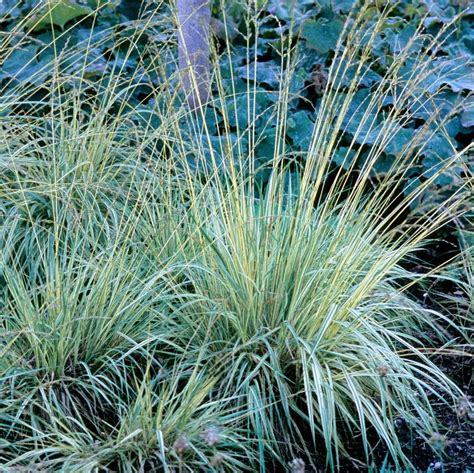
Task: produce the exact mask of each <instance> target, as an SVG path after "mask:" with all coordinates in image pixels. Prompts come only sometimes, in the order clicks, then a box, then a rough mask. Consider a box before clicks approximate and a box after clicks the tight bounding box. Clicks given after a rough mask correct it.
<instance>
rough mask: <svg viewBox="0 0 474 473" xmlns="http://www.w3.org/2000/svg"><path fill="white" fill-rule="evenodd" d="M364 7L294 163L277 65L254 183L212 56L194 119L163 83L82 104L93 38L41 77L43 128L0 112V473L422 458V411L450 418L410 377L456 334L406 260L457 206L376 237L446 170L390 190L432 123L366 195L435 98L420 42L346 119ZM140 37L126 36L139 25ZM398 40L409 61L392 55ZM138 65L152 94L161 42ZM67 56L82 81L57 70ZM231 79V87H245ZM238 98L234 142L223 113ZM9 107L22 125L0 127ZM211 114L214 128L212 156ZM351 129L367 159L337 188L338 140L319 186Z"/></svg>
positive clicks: (460, 200)
mask: <svg viewBox="0 0 474 473" xmlns="http://www.w3.org/2000/svg"><path fill="white" fill-rule="evenodd" d="M367 8H368V7H367V6H365V7H363V8H361V9H360V11H358V12H357V14H354V16H353V17H352V18H351V19H350V21H348V23H347V25H346V28H345V31H344V33H343V37H342V38H341V41H340V44H339V47H338V51H337V53H336V56H335V58H334V61H333V65H332V67H331V70H330V71H329V77H328V84H327V86H326V90H325V93H324V95H323V98H322V103H321V106H320V107H319V109H318V111H317V115H316V122H315V127H314V131H313V135H312V140H311V145H310V147H309V149H308V150H307V152H306V153H305V156H303V157H301V156H300V157H298V160H297V162H295V161H292V159H290V157H289V155H288V147H287V144H286V143H285V130H286V127H287V126H288V120H289V119H290V118H291V117H290V116H288V113H287V104H288V103H289V101H290V100H292V99H294V96H293V95H292V94H291V93H290V85H291V80H292V72H293V70H294V66H295V64H296V63H297V60H298V56H297V51H295V50H294V49H292V48H291V47H289V45H286V46H288V47H287V48H286V50H285V51H284V52H283V54H282V71H281V82H280V83H281V86H280V89H279V90H278V91H274V92H273V94H274V97H275V101H274V105H273V106H272V109H271V110H270V112H271V113H270V117H271V118H270V119H269V124H270V123H271V124H272V125H273V127H272V129H273V133H274V134H275V148H274V153H273V157H272V160H271V174H270V178H269V180H268V182H266V183H265V185H264V186H262V185H260V182H259V173H260V169H258V168H257V167H256V165H255V160H254V157H255V147H256V146H257V145H258V143H259V140H261V138H262V137H261V136H260V135H259V133H258V132H257V130H256V127H255V126H254V125H253V124H254V123H255V120H256V119H257V118H259V117H257V115H256V114H257V112H256V108H253V107H252V104H253V103H255V102H256V99H257V96H258V94H259V93H261V91H259V90H257V88H256V85H254V84H253V83H252V82H251V81H249V82H248V83H247V88H246V90H245V91H244V92H237V91H236V87H235V86H236V80H237V79H234V75H233V71H232V68H231V69H230V80H229V78H228V77H225V76H224V72H223V71H222V70H221V69H220V68H219V62H218V58H217V56H216V57H215V58H214V59H215V61H216V64H215V68H214V70H215V71H216V72H215V77H214V79H213V80H214V82H213V84H214V90H215V95H214V99H213V101H211V102H210V103H209V104H203V106H202V107H201V109H200V110H198V111H197V112H189V110H188V109H187V108H186V105H185V104H184V103H183V100H182V97H180V96H179V93H178V88H177V87H176V84H177V80H176V79H177V77H178V74H175V75H171V76H169V77H168V76H163V83H162V84H161V86H160V87H157V88H156V89H155V91H154V94H155V102H154V103H155V105H154V108H153V109H152V110H151V111H150V109H149V108H147V109H145V108H144V107H142V106H141V105H134V106H130V105H128V104H127V100H126V98H127V94H128V93H130V94H131V91H132V90H133V88H134V87H137V85H136V84H137V81H136V80H135V79H136V77H135V76H134V77H127V76H126V74H125V72H124V71H122V70H121V69H120V66H119V65H116V66H114V68H115V71H114V72H115V75H111V76H112V77H114V81H111V80H109V78H108V77H104V80H103V81H102V82H100V83H98V84H90V83H88V81H87V80H86V78H85V77H86V75H87V74H86V69H87V57H88V51H89V49H90V48H91V47H92V46H91V45H92V44H93V41H95V39H93V38H91V39H90V40H89V41H88V42H86V44H85V45H84V50H82V51H81V50H78V51H71V52H70V57H67V55H66V57H57V58H55V61H54V66H55V71H56V72H55V74H54V75H53V78H52V79H50V81H49V84H48V85H49V90H50V94H49V98H50V100H49V104H48V107H49V108H48V109H47V113H43V112H44V110H43V109H41V108H40V107H42V106H43V105H41V104H37V103H34V102H33V100H32V98H31V97H33V93H34V92H35V90H34V87H29V88H28V87H27V86H24V87H20V86H19V87H18V88H17V89H15V90H14V92H13V93H12V92H9V93H8V94H4V95H3V96H2V98H0V112H2V115H1V118H0V170H1V175H0V223H1V228H0V248H1V250H2V252H1V259H0V336H1V338H0V340H1V342H2V344H1V345H0V353H1V355H2V356H1V358H0V434H1V435H0V437H1V438H2V441H1V443H0V462H1V463H0V464H1V465H2V467H5V468H6V469H7V470H8V469H9V468H10V469H11V468H17V467H22V468H36V467H40V468H45V469H48V468H49V469H51V468H53V469H55V470H60V471H96V470H97V469H100V468H109V469H112V470H114V471H143V469H145V470H146V469H161V468H163V469H164V470H165V471H166V470H167V471H170V469H171V468H180V469H182V470H183V471H219V469H220V468H224V469H225V470H226V471H227V470H229V471H242V470H244V469H246V468H248V469H250V470H251V471H255V470H256V469H258V468H259V469H260V470H261V471H264V470H265V469H266V468H267V469H269V470H270V471H271V470H272V468H277V467H279V466H280V465H288V464H291V465H292V464H293V463H294V461H293V460H294V459H298V460H299V463H298V462H297V464H298V465H300V464H303V465H304V464H305V463H306V464H307V465H308V466H310V468H316V465H317V462H318V461H320V460H321V458H323V459H324V460H325V461H326V464H327V467H328V468H329V469H332V470H336V469H338V468H339V466H340V464H341V461H342V459H343V457H344V456H346V455H350V454H351V451H350V448H348V447H349V444H350V442H351V441H353V440H354V439H355V440H356V441H357V442H359V443H360V445H361V447H362V450H363V452H364V455H363V456H362V458H360V459H359V460H362V461H363V462H365V464H367V465H371V464H372V463H373V462H374V461H375V454H374V449H375V447H376V446H377V444H378V443H379V441H380V443H382V444H383V445H384V446H385V449H386V452H387V462H388V463H391V464H394V465H396V466H398V467H400V466H402V465H404V466H406V467H410V463H409V459H408V458H407V456H406V454H405V452H404V450H403V448H402V445H401V444H400V442H399V440H398V439H397V432H396V428H395V421H396V420H397V419H398V418H400V417H402V418H403V419H404V420H405V421H406V422H407V423H408V425H410V427H412V428H413V429H415V430H416V431H418V432H422V433H423V434H424V435H426V437H427V438H429V437H430V436H431V434H432V433H433V432H435V431H436V430H437V425H436V419H435V418H434V415H433V412H432V409H431V406H430V401H429V398H428V395H434V396H438V397H440V398H441V399H443V400H445V401H446V402H447V403H448V404H452V405H454V404H455V401H456V399H457V398H458V397H459V396H461V395H462V393H461V392H460V391H459V389H458V388H457V387H456V386H455V385H454V384H453V383H452V382H451V381H450V380H449V379H448V378H447V377H446V376H445V375H444V374H443V372H442V371H441V370H440V369H439V368H438V367H437V366H436V365H435V364H434V363H433V361H432V360H431V359H430V356H429V355H430V353H432V352H436V350H437V348H439V347H437V346H436V345H435V344H436V343H438V345H439V342H438V341H436V340H430V339H428V337H426V336H424V335H423V334H424V331H425V329H426V327H427V326H429V327H431V329H433V328H434V329H435V331H436V332H437V335H438V337H439V340H446V342H447V339H446V331H445V328H444V327H446V326H447V325H451V326H452V329H453V331H458V332H459V333H460V334H461V329H459V328H457V327H456V326H455V324H454V323H453V322H452V321H451V320H449V318H447V317H446V316H444V315H443V314H442V313H438V312H435V311H434V310H429V309H427V308H426V307H424V306H423V305H422V304H420V303H419V302H418V301H416V300H414V299H413V298H412V297H410V296H409V295H408V293H407V289H408V288H410V287H412V286H414V285H416V284H417V283H418V282H419V281H420V280H421V279H422V278H423V276H422V275H420V274H414V273H413V272H410V271H409V270H408V269H406V267H405V265H404V263H405V262H407V261H409V259H410V258H411V257H413V256H415V255H416V252H417V251H418V250H419V249H420V248H421V247H422V246H423V244H424V242H425V240H426V239H427V238H428V237H429V236H430V234H431V233H432V232H433V230H435V229H437V228H439V227H440V226H442V225H443V224H445V223H446V222H448V221H449V220H450V219H451V218H453V216H459V215H460V213H462V211H463V206H464V205H465V203H466V196H465V194H464V190H463V189H461V191H460V192H458V193H457V194H455V195H454V196H453V197H452V198H451V199H450V200H449V201H446V202H445V203H444V204H443V205H442V206H439V207H437V208H435V209H431V210H426V211H425V212H424V213H422V214H421V215H419V216H418V217H416V218H414V219H413V220H412V221H410V223H409V225H408V224H397V223H396V218H397V217H398V216H399V215H400V214H403V213H404V212H405V211H406V209H407V208H408V207H409V206H410V204H411V203H412V202H414V201H415V200H416V199H417V198H418V197H419V196H420V195H423V194H424V193H426V192H427V191H428V189H429V186H430V183H431V182H432V181H434V179H436V177H437V176H438V175H439V174H440V173H442V172H443V171H444V170H445V169H447V168H449V166H451V165H452V164H454V163H456V164H461V165H462V161H461V158H462V156H463V154H464V153H466V152H468V149H466V150H463V151H461V152H460V151H456V150H455V149H454V148H453V155H452V156H446V159H445V165H444V167H443V168H437V169H436V170H433V173H430V176H429V177H428V176H427V177H426V180H425V181H424V182H423V183H421V184H420V185H419V186H418V187H417V188H413V189H412V190H411V191H408V192H406V191H405V192H403V190H404V189H402V188H400V185H399V183H400V182H401V180H402V178H403V177H404V175H405V174H406V172H407V170H408V169H409V167H410V165H412V164H413V163H414V162H415V160H416V159H417V156H418V155H419V154H420V153H421V151H422V149H423V146H426V143H427V142H428V141H429V139H430V136H432V134H433V133H434V132H435V131H436V130H438V129H442V128H443V126H444V123H445V122H446V120H447V119H448V118H449V117H441V116H439V115H438V114H437V113H433V116H432V119H431V120H430V121H428V122H427V124H426V125H424V126H423V127H421V128H418V129H417V130H416V132H415V133H414V134H413V137H412V139H411V140H410V141H409V142H407V143H405V145H404V146H403V148H402V149H401V150H400V151H399V154H398V155H397V157H396V160H395V162H394V164H393V165H392V167H391V169H390V170H389V171H388V172H387V173H386V174H385V175H384V176H382V177H381V178H380V179H379V182H378V183H377V185H376V186H375V187H374V186H373V185H372V172H371V171H372V170H373V167H374V164H375V163H376V162H377V160H378V159H380V156H381V154H382V153H383V151H384V149H386V147H387V146H388V145H389V143H390V142H391V141H392V140H394V139H395V137H396V135H397V132H398V131H399V130H400V128H401V127H402V126H403V125H404V124H406V123H409V122H410V120H411V119H412V117H413V114H414V113H415V111H416V110H417V109H421V108H423V107H427V106H428V104H431V103H432V101H433V98H434V97H433V95H434V93H431V92H430V91H429V90H426V88H425V87H424V84H425V81H427V80H428V79H430V80H431V79H432V78H433V77H436V73H437V68H436V61H435V59H434V54H435V52H436V48H437V46H438V45H439V42H440V41H442V38H443V31H442V32H440V34H439V37H436V38H430V37H428V36H425V35H424V33H423V31H422V28H421V26H420V29H419V30H418V31H417V32H416V34H415V35H414V36H413V38H412V40H411V41H410V42H409V43H408V44H407V45H406V47H405V48H404V49H403V50H402V51H401V52H400V54H399V55H398V56H397V58H396V60H395V61H394V63H393V64H392V66H391V68H390V70H389V72H388V73H387V77H386V78H385V80H384V81H383V82H381V83H380V85H379V86H377V88H376V89H374V90H371V91H370V94H368V95H367V99H366V101H365V102H364V104H363V110H360V109H359V110H357V111H356V112H357V113H356V112H355V111H354V110H353V109H352V108H351V103H352V101H353V98H354V94H355V91H356V87H357V85H358V83H359V81H360V80H361V78H362V76H363V74H364V70H365V68H364V65H366V63H367V62H368V61H370V57H371V56H370V51H371V47H372V46H373V42H374V41H375V38H376V36H377V34H378V32H379V31H380V29H381V28H382V27H383V22H384V21H385V18H386V14H387V12H382V13H381V14H380V18H379V19H378V21H377V22H376V23H375V25H373V26H371V27H370V28H368V27H367V24H366V15H367V14H368V10H367ZM249 15H251V16H252V15H254V18H253V19H255V20H256V22H255V25H257V26H258V19H257V14H256V13H255V12H252V11H251V10H250V12H249ZM155 20H156V19H155V18H154V17H152V18H148V19H145V20H143V23H144V25H143V26H144V27H145V28H155V27H156V28H159V27H160V25H159V22H160V19H159V18H158V20H156V21H155ZM132 31H133V28H132ZM141 31H142V30H140V31H135V32H134V33H133V34H132V35H131V38H132V39H131V40H130V46H129V48H130V49H129V51H130V52H131V51H132V50H133V48H134V44H135V42H136V41H138V40H139V38H140V35H141V34H142V33H141ZM168 34H169V37H170V38H173V37H174V35H173V34H172V32H169V31H168ZM165 36H166V35H165ZM100 40H103V38H102V39H97V41H100ZM417 41H424V42H425V46H424V48H423V49H422V50H421V52H418V53H417V55H414V53H413V50H412V46H413V44H414V43H415V42H417ZM282 44H283V46H285V42H284V40H283V41H282ZM12 47H13V48H14V46H12ZM160 48H161V49H159V50H158V51H157V55H156V58H155V61H153V62H152V63H151V64H150V65H148V66H147V67H148V68H149V70H150V71H151V70H153V71H155V72H156V71H159V72H160V73H162V74H164V71H169V70H170V69H172V67H170V66H174V65H175V62H174V59H173V54H172V53H171V52H172V51H173V48H174V44H173V42H172V41H170V43H169V44H168V43H163V44H162V45H161V46H160ZM231 54H232V51H231V45H230V44H229V45H228V50H227V51H226V52H225V53H224V55H229V57H231ZM249 54H251V52H249ZM74 57H75V58H77V57H82V58H83V61H84V62H83V66H82V67H81V68H79V69H77V68H76V69H71V68H68V66H67V64H70V63H71V61H70V60H71V58H74ZM408 58H410V59H411V60H413V59H414V64H415V66H414V70H413V72H412V74H410V75H408V76H407V75H406V74H405V73H403V74H402V72H401V70H402V66H403V64H405V62H406V60H407V59H408ZM229 63H230V64H231V61H229ZM254 64H256V63H254ZM63 65H65V66H64V67H62V66H63ZM248 67H249V71H248V72H249V73H248V74H247V76H248V77H252V75H253V74H254V73H255V70H253V69H252V67H256V66H250V65H249V66H248ZM354 68H355V70H356V73H355V74H353V75H352V76H351V77H352V79H351V80H350V81H349V85H344V86H343V85H342V84H343V81H342V80H341V78H345V77H346V76H348V71H349V70H351V71H353V70H354ZM138 73H139V72H138V71H137V74H138ZM439 80H442V78H439ZM71 84H73V86H72V87H70V88H69V89H68V88H67V87H65V85H68V86H70V85H71ZM63 86H64V87H63ZM91 87H92V88H93V90H94V94H92V96H91V95H90V94H89V95H87V94H85V91H86V90H89V91H90V88H91ZM124 90H125V91H126V92H125V93H124ZM441 90H442V89H441ZM239 94H240V95H239ZM241 95H243V96H244V97H246V98H247V100H248V104H249V107H248V110H249V112H248V113H249V117H248V118H249V120H248V123H249V125H248V126H247V127H244V128H242V127H239V120H232V114H233V113H236V109H237V106H235V107H233V108H230V109H229V106H228V103H229V102H228V100H229V98H230V100H231V101H232V100H235V101H236V102H237V99H238V98H241ZM387 104H390V106H389V107H387ZM20 106H22V107H24V106H28V107H30V109H34V108H35V107H38V108H37V112H38V113H36V114H35V113H33V112H31V113H30V115H31V116H28V117H24V116H21V115H20V114H18V113H16V110H17V109H18V108H19V107H20ZM252 110H253V111H252ZM382 111H384V113H385V118H384V121H383V122H382V123H378V122H376V121H375V120H374V119H373V117H374V116H376V115H380V113H382ZM40 112H41V113H40ZM151 114H153V117H154V118H155V119H157V121H158V123H159V125H158V126H155V125H152V120H151ZM209 114H210V115H211V116H212V115H213V114H216V115H219V116H220V117H221V118H222V123H223V125H222V127H221V129H220V139H219V140H218V143H217V146H216V142H215V139H214V137H211V135H210V133H209V131H208V128H207V122H206V116H209ZM354 116H357V120H359V131H358V133H363V134H364V135H363V136H365V137H366V138H367V144H369V143H370V147H369V148H368V155H367V156H364V159H365V160H364V164H363V166H362V167H361V168H360V169H359V170H358V171H357V172H356V169H355V163H356V161H357V157H358V156H360V155H361V154H362V153H363V150H362V147H359V146H356V144H355V143H356V140H355V139H354V141H353V142H352V144H350V145H349V146H346V147H345V149H346V153H347V154H346V160H347V163H348V165H347V166H345V167H341V168H337V170H336V171H334V169H333V166H332V164H333V161H334V155H335V150H336V148H337V147H338V144H339V137H340V134H341V133H340V132H341V131H342V130H343V129H344V128H345V127H346V126H347V124H348V123H349V122H350V120H351V119H353V117H354ZM234 122H235V123H237V125H236V126H231V123H234ZM269 126H270V125H269ZM235 128H236V129H235ZM367 130H368V131H367ZM231 132H233V133H234V134H235V135H236V136H237V138H236V139H231ZM354 156H355V158H354ZM295 167H297V168H298V170H299V171H298V173H297V175H296V176H295V174H294V173H293V174H292V175H291V177H290V173H289V169H290V168H292V169H294V168H295ZM468 184H469V182H467V185H468ZM444 350H445V351H446V347H444ZM374 438H376V439H377V440H375V441H374ZM302 458H304V461H303V460H302ZM292 462H293V463H292ZM295 464H296V463H295Z"/></svg>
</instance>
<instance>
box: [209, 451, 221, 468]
mask: <svg viewBox="0 0 474 473" xmlns="http://www.w3.org/2000/svg"><path fill="white" fill-rule="evenodd" d="M223 463H224V457H223V456H222V455H221V454H220V453H216V454H215V455H214V456H213V457H212V458H211V466H212V467H214V468H215V467H218V466H221V465H222V464H223Z"/></svg>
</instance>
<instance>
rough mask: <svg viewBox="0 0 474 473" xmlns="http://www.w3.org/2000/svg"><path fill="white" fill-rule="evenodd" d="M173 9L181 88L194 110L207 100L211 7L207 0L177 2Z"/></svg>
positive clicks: (181, 0) (180, 0)
mask: <svg viewBox="0 0 474 473" xmlns="http://www.w3.org/2000/svg"><path fill="white" fill-rule="evenodd" d="M177 7H178V8H177V9H178V22H179V31H178V49H179V68H180V71H181V80H182V82H181V84H182V85H181V87H182V89H183V91H184V93H185V94H186V97H187V101H188V104H189V107H190V108H191V109H192V110H196V109H198V108H199V107H200V106H201V105H202V104H204V103H206V102H207V101H208V99H209V83H210V62H209V53H210V46H209V43H210V37H209V30H210V28H209V25H210V21H211V7H210V2H209V0H177Z"/></svg>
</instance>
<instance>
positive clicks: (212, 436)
mask: <svg viewBox="0 0 474 473" xmlns="http://www.w3.org/2000/svg"><path fill="white" fill-rule="evenodd" d="M203 437H204V441H205V442H206V443H207V444H208V445H209V447H213V446H214V445H216V444H218V443H219V442H220V441H221V438H222V431H221V429H220V428H219V427H217V426H211V427H209V428H208V429H207V430H206V431H205V432H204V435H203Z"/></svg>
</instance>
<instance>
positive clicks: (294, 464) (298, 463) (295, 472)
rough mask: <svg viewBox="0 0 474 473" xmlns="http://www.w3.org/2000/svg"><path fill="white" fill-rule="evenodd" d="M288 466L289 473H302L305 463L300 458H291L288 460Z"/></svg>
mask: <svg viewBox="0 0 474 473" xmlns="http://www.w3.org/2000/svg"><path fill="white" fill-rule="evenodd" d="M288 466H289V467H290V472H291V473H304V467H305V463H304V461H303V460H302V459H301V458H293V460H291V461H290V462H288Z"/></svg>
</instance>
